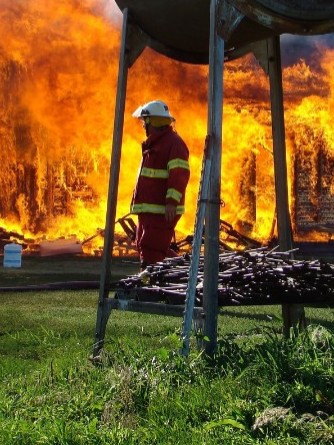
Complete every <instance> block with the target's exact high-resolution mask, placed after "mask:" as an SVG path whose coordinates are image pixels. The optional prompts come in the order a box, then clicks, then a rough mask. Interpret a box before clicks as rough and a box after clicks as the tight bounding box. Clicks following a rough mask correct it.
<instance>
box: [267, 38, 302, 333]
mask: <svg viewBox="0 0 334 445" xmlns="http://www.w3.org/2000/svg"><path fill="white" fill-rule="evenodd" d="M267 42H268V74H269V82H270V100H271V121H272V133H273V154H274V172H275V189H276V209H277V231H278V243H279V247H280V250H282V251H286V250H290V249H291V248H292V239H293V237H292V228H291V219H290V212H289V197H288V178H287V165H286V146H285V124H284V108H283V87H282V66H281V50H280V37H279V36H275V37H271V38H269V39H268V40H267ZM282 315H283V330H284V333H285V335H288V334H289V332H290V329H291V327H295V326H300V327H303V326H305V324H306V321H305V312H304V308H303V306H301V305H283V306H282Z"/></svg>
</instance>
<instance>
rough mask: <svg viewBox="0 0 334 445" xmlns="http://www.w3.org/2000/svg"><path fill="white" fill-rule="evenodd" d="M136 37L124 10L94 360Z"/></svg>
mask: <svg viewBox="0 0 334 445" xmlns="http://www.w3.org/2000/svg"><path fill="white" fill-rule="evenodd" d="M135 33H136V31H135V28H131V29H130V25H129V19H128V10H127V9H124V11H123V28H122V41H121V48H120V57H119V67H118V82H117V93H116V104H115V117H114V130H113V142H112V154H111V162H110V173H109V188H108V201H107V213H106V223H105V231H104V246H103V257H102V268H101V276H100V290H99V299H98V307H97V317H96V327H95V342H94V347H93V358H94V357H96V356H97V355H98V354H99V352H100V350H101V348H102V347H103V343H104V337H105V332H106V326H107V322H108V318H109V315H110V310H109V309H108V305H107V304H106V300H107V299H108V294H109V287H110V281H111V273H110V267H111V257H112V250H113V245H114V231H115V219H116V206H117V194H118V182H119V172H120V162H121V147H122V138H123V125H124V110H125V98H126V86H127V77H128V69H129V66H130V64H132V63H134V61H135V59H136V58H137V57H138V56H139V54H140V53H141V52H142V49H143V47H144V44H143V43H141V42H139V44H138V45H137V46H136V45H134V44H133V40H134V37H135ZM129 36H130V38H131V42H132V45H131V47H132V51H131V50H130V49H131V47H130V44H129Z"/></svg>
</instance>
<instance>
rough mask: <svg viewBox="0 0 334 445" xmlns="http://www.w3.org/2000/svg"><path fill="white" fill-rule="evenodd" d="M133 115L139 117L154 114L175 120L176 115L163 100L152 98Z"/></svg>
mask: <svg viewBox="0 0 334 445" xmlns="http://www.w3.org/2000/svg"><path fill="white" fill-rule="evenodd" d="M132 116H133V117H137V118H138V119H144V118H145V117H152V116H157V117H167V118H169V119H170V120H171V121H175V119H174V117H173V116H172V115H171V114H170V112H169V109H168V106H167V105H166V104H165V102H162V100H152V101H151V102H147V103H146V104H144V105H140V106H139V107H138V108H137V109H136V111H135V112H134V113H133V114H132Z"/></svg>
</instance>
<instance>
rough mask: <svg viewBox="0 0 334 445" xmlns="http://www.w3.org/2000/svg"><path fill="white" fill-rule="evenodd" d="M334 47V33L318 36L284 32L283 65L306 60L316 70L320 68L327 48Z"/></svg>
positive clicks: (282, 39)
mask: <svg viewBox="0 0 334 445" xmlns="http://www.w3.org/2000/svg"><path fill="white" fill-rule="evenodd" d="M333 48H334V34H324V35H317V36H296V35H291V34H283V35H282V37H281V53H282V65H283V67H284V68H285V67H288V66H292V65H295V64H296V63H297V62H298V61H299V60H304V61H305V62H306V64H307V65H309V66H310V67H311V68H313V69H315V70H316V71H319V70H320V61H321V58H322V55H323V53H324V52H325V51H326V50H327V49H333Z"/></svg>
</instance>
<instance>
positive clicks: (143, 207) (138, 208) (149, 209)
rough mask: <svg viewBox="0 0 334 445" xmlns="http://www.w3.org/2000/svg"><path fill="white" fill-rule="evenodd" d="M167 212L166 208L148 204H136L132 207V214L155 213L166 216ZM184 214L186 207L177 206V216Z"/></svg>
mask: <svg viewBox="0 0 334 445" xmlns="http://www.w3.org/2000/svg"><path fill="white" fill-rule="evenodd" d="M165 210H166V206H161V205H157V204H148V203H145V202H144V203H142V204H134V205H132V206H131V213H136V214H137V213H155V214H160V215H164V214H165ZM182 213H184V206H177V207H176V214H177V215H182Z"/></svg>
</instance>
